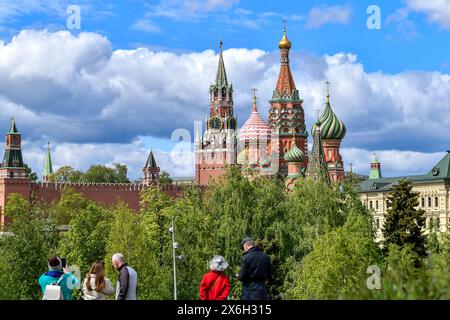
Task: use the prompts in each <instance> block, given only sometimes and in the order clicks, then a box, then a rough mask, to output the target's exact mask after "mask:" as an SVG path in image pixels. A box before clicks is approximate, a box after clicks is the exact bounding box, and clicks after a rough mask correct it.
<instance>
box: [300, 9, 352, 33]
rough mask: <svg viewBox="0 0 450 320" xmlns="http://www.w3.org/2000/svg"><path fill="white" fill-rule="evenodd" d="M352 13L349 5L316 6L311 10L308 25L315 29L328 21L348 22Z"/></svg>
mask: <svg viewBox="0 0 450 320" xmlns="http://www.w3.org/2000/svg"><path fill="white" fill-rule="evenodd" d="M350 15H351V9H350V7H349V6H348V5H333V6H328V5H321V6H316V7H313V8H312V9H311V10H310V11H309V15H308V20H307V21H306V27H307V28H309V29H315V28H319V27H321V26H323V25H325V24H327V23H332V24H347V22H348V20H349V18H350Z"/></svg>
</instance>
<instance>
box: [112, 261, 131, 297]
mask: <svg viewBox="0 0 450 320" xmlns="http://www.w3.org/2000/svg"><path fill="white" fill-rule="evenodd" d="M112 264H113V266H114V269H116V270H117V271H119V277H118V281H117V288H116V300H136V294H137V272H136V271H135V270H134V269H133V268H131V267H129V266H128V265H127V264H126V263H125V262H124V258H123V254H121V253H116V254H114V255H113V256H112Z"/></svg>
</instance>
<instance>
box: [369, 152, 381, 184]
mask: <svg viewBox="0 0 450 320" xmlns="http://www.w3.org/2000/svg"><path fill="white" fill-rule="evenodd" d="M380 178H382V175H381V163H380V161H378V159H377V155H376V153H375V152H374V153H373V154H372V161H371V162H370V173H369V179H380Z"/></svg>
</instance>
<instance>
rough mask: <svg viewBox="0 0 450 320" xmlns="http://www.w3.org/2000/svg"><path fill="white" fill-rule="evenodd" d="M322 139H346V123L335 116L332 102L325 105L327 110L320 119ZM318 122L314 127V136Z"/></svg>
mask: <svg viewBox="0 0 450 320" xmlns="http://www.w3.org/2000/svg"><path fill="white" fill-rule="evenodd" d="M319 121H320V123H321V125H320V137H321V138H322V139H344V137H345V133H346V132H347V129H346V128H345V125H344V123H343V122H342V121H341V120H339V118H338V117H337V116H336V115H335V114H334V112H333V110H332V109H331V105H330V101H327V103H326V104H325V110H324V111H323V113H322V115H321V116H320V117H319ZM316 127H317V122H316V123H314V125H313V127H312V134H313V135H314V131H315V130H316Z"/></svg>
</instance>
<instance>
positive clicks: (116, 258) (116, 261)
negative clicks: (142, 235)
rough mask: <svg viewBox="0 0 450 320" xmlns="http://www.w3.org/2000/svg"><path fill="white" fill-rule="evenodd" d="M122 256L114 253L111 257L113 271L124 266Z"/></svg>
mask: <svg viewBox="0 0 450 320" xmlns="http://www.w3.org/2000/svg"><path fill="white" fill-rule="evenodd" d="M124 263H125V262H124V259H123V254H121V253H115V254H114V255H113V256H112V265H113V267H114V269H116V270H118V269H119V268H120V267H121V266H123V264H124Z"/></svg>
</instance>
